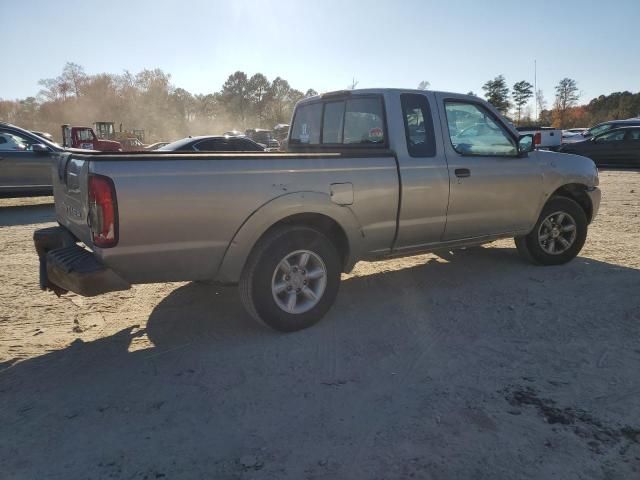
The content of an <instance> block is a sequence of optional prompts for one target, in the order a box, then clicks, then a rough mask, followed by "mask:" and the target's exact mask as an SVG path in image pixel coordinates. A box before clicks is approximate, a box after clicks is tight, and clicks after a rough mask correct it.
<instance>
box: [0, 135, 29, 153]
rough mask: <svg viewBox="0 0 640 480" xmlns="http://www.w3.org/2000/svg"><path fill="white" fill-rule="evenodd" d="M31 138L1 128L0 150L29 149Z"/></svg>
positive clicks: (19, 150)
mask: <svg viewBox="0 0 640 480" xmlns="http://www.w3.org/2000/svg"><path fill="white" fill-rule="evenodd" d="M33 143H34V141H33V140H31V139H29V138H27V137H23V136H22V135H19V134H17V133H14V132H10V131H6V130H1V131H0V151H5V152H12V151H13V152H23V151H26V150H31V145H32V144H33Z"/></svg>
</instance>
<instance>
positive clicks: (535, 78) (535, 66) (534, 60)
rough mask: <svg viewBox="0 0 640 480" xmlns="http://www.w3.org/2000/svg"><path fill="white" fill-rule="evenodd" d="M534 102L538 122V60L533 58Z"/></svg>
mask: <svg viewBox="0 0 640 480" xmlns="http://www.w3.org/2000/svg"><path fill="white" fill-rule="evenodd" d="M533 91H534V96H533V104H534V106H535V109H536V110H535V112H536V123H537V122H538V61H537V60H536V59H535V58H534V59H533Z"/></svg>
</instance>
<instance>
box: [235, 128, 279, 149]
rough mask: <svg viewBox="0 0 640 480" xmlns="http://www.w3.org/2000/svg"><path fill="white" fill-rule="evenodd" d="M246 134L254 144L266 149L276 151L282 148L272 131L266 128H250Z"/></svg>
mask: <svg viewBox="0 0 640 480" xmlns="http://www.w3.org/2000/svg"><path fill="white" fill-rule="evenodd" d="M244 133H245V135H246V136H247V137H249V138H250V139H251V140H253V141H254V142H257V143H259V144H260V145H264V147H265V148H268V149H276V150H277V149H278V148H280V142H278V140H276V139H275V137H274V136H273V132H272V131H271V130H266V129H264V128H250V129H248V130H247V131H246V132H244Z"/></svg>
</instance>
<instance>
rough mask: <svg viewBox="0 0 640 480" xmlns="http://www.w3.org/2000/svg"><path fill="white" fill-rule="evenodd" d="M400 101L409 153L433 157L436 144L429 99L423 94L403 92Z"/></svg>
mask: <svg viewBox="0 0 640 480" xmlns="http://www.w3.org/2000/svg"><path fill="white" fill-rule="evenodd" d="M400 103H401V104H402V117H403V119H404V131H405V135H406V137H407V151H408V152H409V155H411V156H412V157H433V156H434V155H435V154H436V145H435V141H434V138H435V135H434V133H433V118H432V117H431V109H430V108H429V101H428V100H427V98H426V97H425V96H424V95H420V94H414V93H403V94H402V95H400Z"/></svg>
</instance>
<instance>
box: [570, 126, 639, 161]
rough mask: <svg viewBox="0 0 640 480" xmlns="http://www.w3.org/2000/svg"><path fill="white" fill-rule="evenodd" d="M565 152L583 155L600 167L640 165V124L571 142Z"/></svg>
mask: <svg viewBox="0 0 640 480" xmlns="http://www.w3.org/2000/svg"><path fill="white" fill-rule="evenodd" d="M560 151H561V152H564V153H573V154H576V155H583V156H585V157H589V158H590V159H592V160H593V161H594V162H595V164H596V165H597V166H598V167H636V168H638V167H640V125H639V126H637V127H622V128H614V129H612V130H608V131H606V132H604V133H601V134H600V135H596V136H595V137H592V138H590V139H589V140H585V141H583V142H577V143H569V144H565V145H563V146H562V148H561V149H560Z"/></svg>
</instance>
